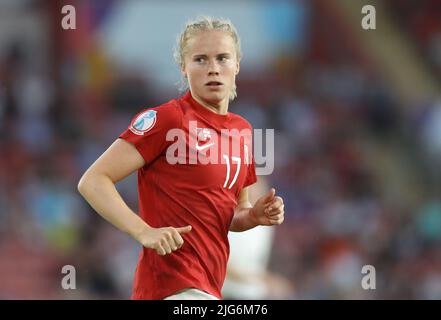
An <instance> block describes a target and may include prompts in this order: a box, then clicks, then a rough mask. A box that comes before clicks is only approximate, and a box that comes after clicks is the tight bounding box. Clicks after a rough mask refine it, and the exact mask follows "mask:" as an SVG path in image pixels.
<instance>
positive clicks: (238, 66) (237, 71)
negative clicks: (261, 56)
mask: <svg viewBox="0 0 441 320" xmlns="http://www.w3.org/2000/svg"><path fill="white" fill-rule="evenodd" d="M239 71H240V60H237V62H236V76H237V75H238V74H239Z"/></svg>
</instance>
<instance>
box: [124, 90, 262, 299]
mask: <svg viewBox="0 0 441 320" xmlns="http://www.w3.org/2000/svg"><path fill="white" fill-rule="evenodd" d="M232 129H236V132H234V130H232ZM230 130H232V131H231V132H230ZM238 130H239V131H241V130H243V132H245V131H248V132H249V133H250V136H249V137H244V135H243V134H238ZM251 130H252V127H251V125H250V124H249V123H248V122H247V121H246V120H244V119H243V118H242V117H240V116H238V115H235V114H233V113H231V112H228V113H227V114H226V115H219V114H216V113H214V112H212V111H210V110H208V109H207V108H205V107H204V106H202V105H200V104H199V103H198V102H197V101H196V100H194V99H193V97H192V96H191V93H190V92H188V93H187V94H186V95H184V96H183V97H181V98H179V99H177V100H171V101H169V102H167V103H165V104H163V105H161V106H159V107H155V108H151V109H146V110H143V111H142V112H140V113H139V114H138V115H136V116H135V117H134V119H133V120H132V123H131V124H130V126H129V128H128V129H127V130H126V131H125V132H123V133H122V134H121V135H120V138H122V139H125V140H127V141H129V142H131V143H132V144H133V145H134V146H135V147H136V149H137V150H138V151H139V153H140V154H141V155H142V157H143V158H144V160H145V162H146V165H145V166H144V167H143V168H141V169H139V170H138V193H139V194H138V197H139V210H140V212H139V214H140V216H141V218H142V219H143V220H144V221H146V222H147V223H148V224H149V225H150V226H152V227H154V228H160V227H169V226H171V227H184V226H187V225H191V226H192V230H191V231H190V232H189V233H185V234H183V235H182V237H183V239H184V245H183V246H182V247H181V248H180V249H178V250H177V251H174V252H172V253H171V254H168V255H165V256H160V255H158V254H157V253H156V251H154V250H152V249H147V248H143V250H142V253H141V255H140V258H139V261H138V266H137V269H136V274H135V280H134V287H133V292H132V299H163V298H165V297H167V296H169V295H172V294H174V293H176V292H177V291H179V290H181V289H184V288H197V289H200V290H203V291H205V292H207V293H209V294H212V295H214V296H216V297H218V298H222V295H221V289H222V285H223V282H224V279H225V273H226V266H227V260H228V256H229V251H230V250H229V244H228V237H227V234H228V231H229V227H230V224H231V221H232V218H233V215H234V209H235V207H236V205H237V199H238V196H239V193H240V191H241V190H242V189H243V188H244V187H246V186H248V185H251V184H253V183H255V182H256V180H257V179H256V173H255V166H254V159H253V157H252V152H251V151H252V146H251ZM236 146H239V147H238V148H237V147H236ZM195 155H196V157H195ZM216 159H217V160H219V161H218V162H216V161H215V160H216ZM207 162H208V163H207Z"/></svg>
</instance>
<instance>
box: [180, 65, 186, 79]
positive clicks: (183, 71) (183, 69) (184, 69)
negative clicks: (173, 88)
mask: <svg viewBox="0 0 441 320" xmlns="http://www.w3.org/2000/svg"><path fill="white" fill-rule="evenodd" d="M181 74H182V76H183V77H184V78H187V69H186V68H185V63H182V65H181Z"/></svg>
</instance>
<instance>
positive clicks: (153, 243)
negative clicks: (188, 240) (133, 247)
mask: <svg viewBox="0 0 441 320" xmlns="http://www.w3.org/2000/svg"><path fill="white" fill-rule="evenodd" d="M190 231H191V226H186V227H181V228H174V227H165V228H147V229H145V230H144V231H143V232H142V233H141V234H140V235H139V236H138V237H137V240H138V242H140V243H141V244H142V245H143V246H144V247H146V248H149V249H153V250H155V251H156V252H157V253H158V254H159V255H161V256H165V255H166V254H170V253H172V252H173V251H176V250H178V249H179V248H181V247H182V245H183V244H184V239H183V238H182V234H184V233H188V232H190Z"/></svg>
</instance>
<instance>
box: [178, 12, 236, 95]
mask: <svg viewBox="0 0 441 320" xmlns="http://www.w3.org/2000/svg"><path fill="white" fill-rule="evenodd" d="M205 31H225V32H227V33H228V34H229V35H230V36H231V38H232V39H233V42H234V47H235V49H236V58H237V61H240V59H241V58H242V52H241V49H240V38H239V36H238V34H237V30H236V28H235V27H234V25H233V24H232V23H231V21H230V20H228V19H222V18H221V19H217V18H213V17H209V16H200V17H198V18H197V19H196V20H193V21H189V22H187V24H186V25H185V28H184V31H182V33H181V34H180V35H179V36H178V38H177V41H176V46H175V48H174V58H175V61H176V63H177V64H178V66H179V67H180V68H183V67H184V64H185V55H186V54H187V49H188V48H187V44H188V40H190V39H191V38H192V37H194V36H195V35H197V34H199V33H201V32H205ZM187 89H188V82H187V81H186V79H184V78H182V79H181V88H180V90H181V91H185V90H187ZM236 97H237V90H236V84H234V85H233V88H232V89H231V92H230V101H233V100H234V99H235V98H236Z"/></svg>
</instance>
